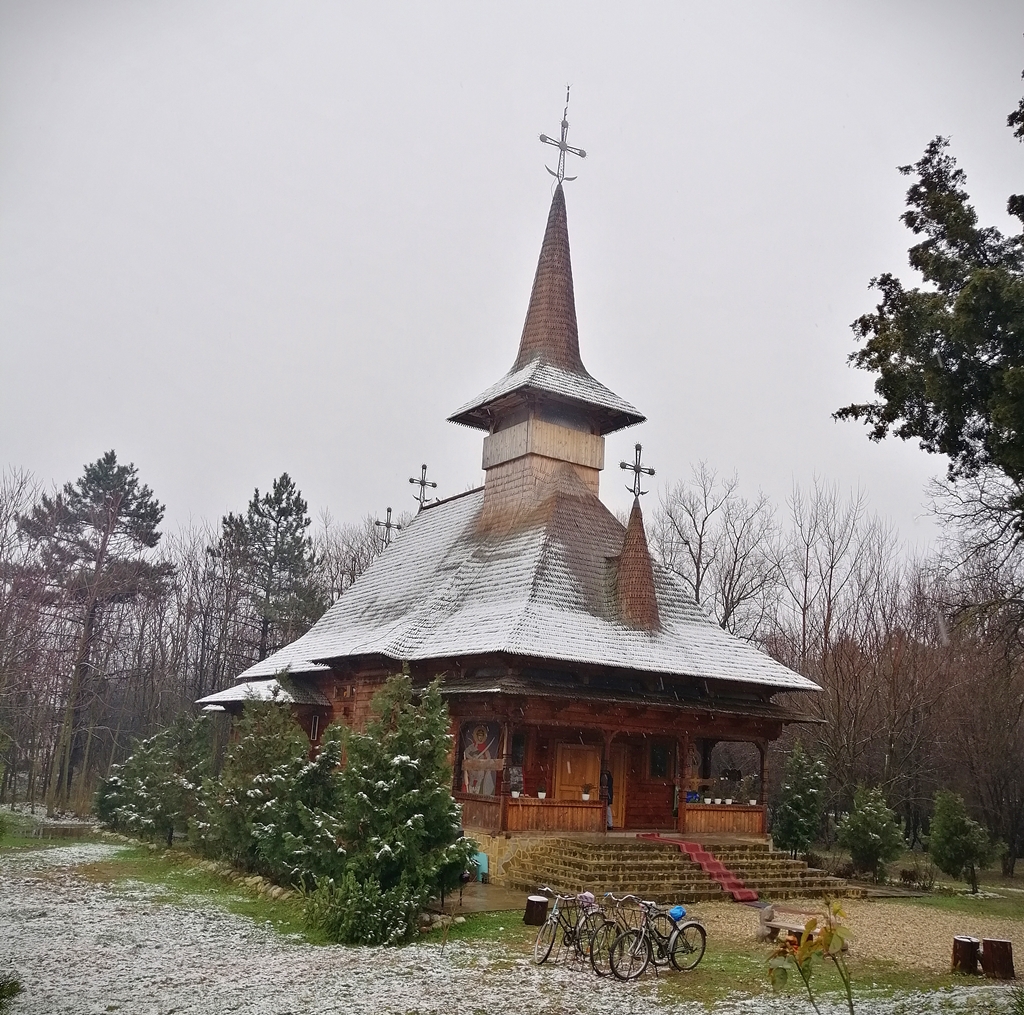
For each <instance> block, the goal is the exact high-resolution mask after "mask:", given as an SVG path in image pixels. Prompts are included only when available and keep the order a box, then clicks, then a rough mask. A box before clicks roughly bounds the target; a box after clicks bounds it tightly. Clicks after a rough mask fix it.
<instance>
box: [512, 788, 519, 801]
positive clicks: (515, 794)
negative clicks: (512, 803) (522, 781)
mask: <svg viewBox="0 0 1024 1015" xmlns="http://www.w3.org/2000/svg"><path fill="white" fill-rule="evenodd" d="M512 799H513V800H518V799H519V790H517V789H514V790H512Z"/></svg>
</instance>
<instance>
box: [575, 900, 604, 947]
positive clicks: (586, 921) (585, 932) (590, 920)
mask: <svg viewBox="0 0 1024 1015" xmlns="http://www.w3.org/2000/svg"><path fill="white" fill-rule="evenodd" d="M603 926H604V913H602V912H599V911H596V910H595V911H594V912H593V913H587V915H586V916H585V917H583V919H582V920H580V922H579V923H578V924H577V926H576V954H577V955H578V956H579V957H580V958H581V959H586V958H588V957H589V956H590V950H591V948H593V946H594V935H595V934H596V933H597V932H598V931H599V930H600V929H601V928H602V927H603Z"/></svg>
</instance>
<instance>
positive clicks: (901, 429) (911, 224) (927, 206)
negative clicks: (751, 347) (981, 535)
mask: <svg viewBox="0 0 1024 1015" xmlns="http://www.w3.org/2000/svg"><path fill="white" fill-rule="evenodd" d="M1022 110H1024V100H1021V104H1020V106H1019V107H1018V109H1017V110H1016V111H1014V112H1013V113H1011V114H1010V116H1009V117H1008V125H1009V126H1010V127H1011V128H1013V131H1014V134H1015V136H1016V137H1017V138H1019V139H1020V140H1022V141H1024V112H1022ZM948 145H949V141H948V139H947V138H943V137H937V138H935V140H933V141H932V142H931V143H930V144H929V145H928V147H927V149H926V150H925V153H924V155H923V156H922V157H921V159H920V160H918V162H916V163H915V164H914V165H908V166H901V167H900V172H901V173H903V174H904V175H906V176H913V177H916V182H915V183H914V184H913V185H912V186H911V187H910V189H909V190H908V191H907V209H908V210H907V211H906V212H904V214H903V216H902V219H903V222H904V224H905V225H906V226H907V227H908V228H909V229H910V230H911V231H912V232H913V233H914V234H915V235H916V236H919V237H921V241H920V242H919V243H917V244H916V245H914V246H913V247H911V248H910V252H909V261H910V266H911V267H912V268H913V269H914V270H915V271H917V272H918V273H919V274H920V276H921V278H922V280H923V282H924V283H925V285H924V287H922V288H905V287H904V285H903V283H902V282H901V281H900V280H899V279H898V278H897V277H896V276H895V275H892V274H890V273H885V274H883V275H881V276H879V277H878V278H875V279H872V281H871V285H872V287H873V288H875V289H877V290H878V291H879V292H880V293H881V297H882V299H881V302H880V303H879V304H878V306H877V307H876V308H875V312H874V313H872V314H865V315H864V316H862V317H861V318H859V319H858V320H857V321H856V322H854V324H853V330H854V332H855V333H856V334H857V336H858V337H859V338H860V339H862V340H864V345H863V347H862V348H861V349H859V350H858V351H857V352H855V353H853V354H852V355H851V356H850V361H851V362H852V363H853V364H854V365H855V366H857V367H859V368H860V369H862V370H868V371H870V372H872V373H874V374H875V375H876V380H875V393H876V394H877V395H878V400H877V401H874V402H867V403H863V404H856V405H849V406H846V407H845V408H843V409H840V410H839V412H837V413H836V414H835V415H836V417H837V418H840V419H860V420H863V421H864V422H866V423H867V424H869V427H870V429H869V434H868V435H869V437H870V438H871V439H872V440H881V439H882V438H883V437H885V436H887V435H888V434H889V433H894V434H895V435H896V436H897V437H900V438H902V439H903V440H908V439H911V438H917V439H919V440H920V442H921V447H922V448H924V450H925V451H929V452H934V453H939V454H944V455H947V456H948V457H949V473H950V477H951V478H956V477H959V476H974V475H976V474H977V473H978V472H979V471H981V470H987V469H994V470H998V472H1000V473H1002V474H1003V475H1004V476H1006V477H1007V478H1008V479H1009V480H1010V481H1011V483H1012V484H1013V486H1014V487H1015V493H1014V494H1013V495H1012V496H1011V497H1010V499H1009V501H1008V504H1007V508H1008V509H1009V510H1011V511H1012V512H1013V513H1014V514H1015V515H1016V516H1017V517H1018V519H1020V517H1021V516H1022V513H1024V386H1022V385H1021V383H1020V376H1021V371H1022V369H1024V232H1022V233H1017V234H1015V235H1011V236H1005V235H1003V233H1002V232H1001V231H1000V230H999V229H997V228H995V227H994V226H981V225H979V224H978V215H977V212H976V211H975V210H974V208H973V206H972V205H971V204H970V199H969V196H968V194H967V191H966V190H965V183H966V176H965V175H964V172H963V170H962V169H959V168H958V167H957V164H956V161H955V160H954V159H953V158H952V156H950V155H949V154H947V152H946V149H947V147H948ZM1007 211H1008V212H1009V214H1010V215H1012V216H1014V217H1016V218H1017V219H1019V220H1020V221H1021V222H1024V195H1020V194H1017V195H1012V196H1011V197H1010V198H1009V200H1008V202H1007ZM1018 524H1019V525H1020V524H1024V522H1021V521H1018Z"/></svg>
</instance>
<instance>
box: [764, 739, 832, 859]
mask: <svg viewBox="0 0 1024 1015" xmlns="http://www.w3.org/2000/svg"><path fill="white" fill-rule="evenodd" d="M826 778H827V773H826V771H825V765H824V764H823V763H822V762H821V761H818V760H816V759H814V758H812V757H811V756H810V755H809V754H805V753H804V750H803V748H802V747H801V746H800V742H799V741H797V743H796V744H795V746H794V747H793V750H792V751H791V752H790V755H789V757H788V758H787V759H786V768H785V772H784V775H783V780H782V792H781V795H780V799H779V803H778V806H777V807H776V809H775V817H774V821H773V822H772V839H773V840H774V842H775V843H776V845H778V846H780V847H781V848H782V849H787V850H789V851H790V852H791V853H792V855H793V856H796V855H797V854H798V853H803V852H806V850H807V849H808V847H809V846H810V845H811V843H813V842H814V840H815V838H816V837H817V835H818V830H819V829H820V828H821V817H822V812H823V811H824V808H825V781H826Z"/></svg>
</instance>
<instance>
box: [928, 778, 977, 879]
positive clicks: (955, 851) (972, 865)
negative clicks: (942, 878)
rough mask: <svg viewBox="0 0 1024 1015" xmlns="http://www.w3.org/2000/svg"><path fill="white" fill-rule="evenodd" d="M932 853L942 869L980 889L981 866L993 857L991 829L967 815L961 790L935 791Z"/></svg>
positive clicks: (936, 863) (929, 838) (930, 848)
mask: <svg viewBox="0 0 1024 1015" xmlns="http://www.w3.org/2000/svg"><path fill="white" fill-rule="evenodd" d="M928 853H929V855H930V856H931V858H932V859H933V860H934V861H935V865H936V867H938V868H939V870H941V871H943V872H944V873H945V874H948V875H949V876H950V877H952V878H963V879H964V880H965V881H967V882H968V883H969V884H970V886H971V891H972V892H977V890H978V868H979V867H983V866H984V865H985V864H986V863H988V861H989V860H991V859H992V842H991V840H990V839H989V837H988V832H986V831H985V829H984V828H982V827H981V825H979V824H978V822H977V821H972V820H971V819H970V818H969V817H968V816H967V808H966V807H965V806H964V801H963V797H961V796H960V795H959V794H958V793H952V792H950V791H949V790H948V789H941V790H939V792H938V793H936V794H935V813H934V814H933V816H932V823H931V834H930V835H929V837H928Z"/></svg>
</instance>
